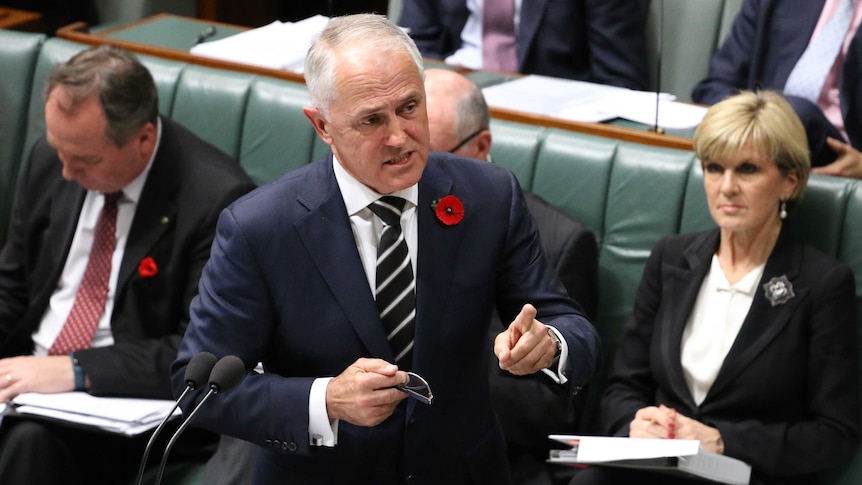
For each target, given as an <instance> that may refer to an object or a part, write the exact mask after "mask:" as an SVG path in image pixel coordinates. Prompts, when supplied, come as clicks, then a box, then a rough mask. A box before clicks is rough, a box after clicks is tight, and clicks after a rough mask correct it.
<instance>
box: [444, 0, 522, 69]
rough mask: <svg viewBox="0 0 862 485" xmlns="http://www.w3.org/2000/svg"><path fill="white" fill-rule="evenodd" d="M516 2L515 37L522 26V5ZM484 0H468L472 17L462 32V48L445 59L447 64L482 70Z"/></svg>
mask: <svg viewBox="0 0 862 485" xmlns="http://www.w3.org/2000/svg"><path fill="white" fill-rule="evenodd" d="M522 2H523V0H515V37H517V36H518V34H517V33H518V28H519V27H520V25H521V3H522ZM483 4H484V2H483V1H482V0H467V10H469V11H470V15H469V16H468V17H467V23H465V24H464V30H462V31H461V47H460V48H459V49H458V50H456V51H455V52H453V53H452V55H450V56H449V57H447V58H446V59H444V62H446V64H452V65H455V66H464V67H469V68H470V69H482V67H483V66H482V5H483Z"/></svg>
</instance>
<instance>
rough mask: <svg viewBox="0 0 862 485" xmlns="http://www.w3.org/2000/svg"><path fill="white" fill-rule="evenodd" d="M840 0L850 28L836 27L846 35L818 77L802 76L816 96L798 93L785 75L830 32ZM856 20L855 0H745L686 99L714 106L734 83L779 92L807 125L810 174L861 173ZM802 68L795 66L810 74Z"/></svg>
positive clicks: (859, 17) (861, 82)
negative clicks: (846, 5)
mask: <svg viewBox="0 0 862 485" xmlns="http://www.w3.org/2000/svg"><path fill="white" fill-rule="evenodd" d="M841 2H848V3H850V4H851V5H850V6H849V8H852V9H853V11H852V12H851V13H852V18H851V19H850V22H849V27H848V29H847V30H846V31H843V30H842V31H841V32H838V36H839V37H840V39H844V42H843V44H842V46H841V48H840V50H839V51H838V55H837V57H835V58H834V59H835V61H834V63H830V64H829V66H831V68H829V70H828V72H827V73H826V74H825V75H824V77H822V78H818V79H817V80H808V81H805V82H812V83H813V82H816V83H818V84H817V85H818V86H822V87H821V88H820V89H819V90H815V91H813V92H814V93H816V94H814V95H813V96H811V97H810V98H806V97H803V96H802V95H800V94H796V93H797V91H798V90H797V89H796V88H795V87H794V85H795V84H794V83H792V82H791V84H790V85H788V80H789V79H790V78H791V73H792V72H793V71H794V69H795V68H796V66H797V65H800V64H802V61H801V59H802V57H803V53H804V52H805V51H806V50H807V49H808V48H809V47H810V46H812V44H814V41H815V40H816V39H817V36H818V35H821V33H822V34H823V35H824V36H825V35H828V30H830V29H831V27H830V26H829V20H830V18H831V17H832V16H833V15H836V14H837V12H838V10H839V9H840V7H841V6H840V5H839V4H840V3H841ZM860 22H862V8H860V3H859V1H858V0H746V1H745V2H744V3H743V4H742V8H741V10H740V12H739V14H738V15H737V17H736V20H734V22H733V28H732V30H731V32H730V35H729V36H728V37H727V39H726V40H725V41H724V44H723V45H722V46H721V49H719V51H718V52H717V53H716V54H715V57H714V58H713V60H712V62H711V64H710V68H709V75H708V76H707V77H706V79H704V80H702V81H701V82H700V83H698V84H697V85H696V86H695V87H694V90H693V92H692V99H693V100H694V101H695V102H698V103H704V104H714V103H717V102H718V101H721V100H722V99H724V98H725V97H727V96H729V95H731V94H734V93H736V92H737V91H738V90H740V89H772V90H777V91H784V95H785V97H786V98H787V99H788V101H789V102H790V103H791V105H792V106H793V108H794V110H795V111H796V114H797V115H799V117H800V118H801V119H802V122H803V125H804V126H805V130H806V134H807V136H808V144H809V146H810V149H811V156H812V159H811V163H812V165H814V167H815V168H814V169H813V172H814V173H821V174H828V175H840V176H845V177H853V178H862V153H860V151H859V150H860V149H862V118H860V117H862V75H860V69H862V33H860V32H859V30H858V26H859V24H860ZM840 39H839V41H840ZM812 57H815V58H816V57H817V55H816V54H815V55H812ZM806 66H807V64H804V65H802V66H801V70H803V71H809V72H810V71H811V69H810V68H809V67H806Z"/></svg>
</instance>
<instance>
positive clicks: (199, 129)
mask: <svg viewBox="0 0 862 485" xmlns="http://www.w3.org/2000/svg"><path fill="white" fill-rule="evenodd" d="M254 79H255V76H254V75H252V74H248V73H244V72H238V71H228V70H225V69H212V68H209V67H202V66H196V65H190V66H188V67H186V68H185V69H184V70H183V72H182V75H180V78H179V81H178V83H177V88H176V97H175V98H174V104H173V109H172V110H171V118H172V119H173V120H174V121H177V122H178V123H180V124H181V125H183V126H185V127H186V128H188V129H190V130H191V131H192V132H193V133H194V134H196V135H198V136H199V137H201V138H202V139H203V140H205V141H207V142H209V143H212V144H213V145H215V146H216V147H218V148H219V149H221V150H222V151H223V152H225V153H227V154H228V155H229V156H230V157H231V158H233V159H237V158H238V157H239V151H240V137H241V135H242V126H243V120H244V118H245V106H246V101H247V98H248V94H249V91H251V85H252V83H253V81H254Z"/></svg>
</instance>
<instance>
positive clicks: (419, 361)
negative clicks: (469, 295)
mask: <svg viewBox="0 0 862 485" xmlns="http://www.w3.org/2000/svg"><path fill="white" fill-rule="evenodd" d="M457 189H458V187H454V186H453V184H452V179H451V178H450V177H449V175H448V174H446V173H445V171H444V170H443V169H442V164H441V163H439V162H438V161H437V159H436V158H434V157H432V159H429V161H428V166H427V167H426V168H425V173H424V174H423V175H422V179H421V180H420V181H419V206H418V207H417V208H416V216H417V220H418V224H419V237H418V240H419V241H418V245H419V250H418V254H417V265H416V266H417V270H416V272H417V279H416V285H417V286H416V339H415V344H414V349H413V362H414V367H416V369H417V370H419V371H420V372H421V370H422V369H423V368H429V367H433V366H434V362H433V361H434V359H437V358H442V357H443V356H445V355H446V349H445V347H444V345H443V343H442V342H441V341H440V337H441V336H442V335H443V334H444V332H441V331H440V329H441V327H442V326H444V325H445V324H446V322H444V321H443V315H444V314H445V311H446V302H447V301H449V288H451V286H452V284H451V282H452V277H453V274H454V272H455V264H454V261H455V260H456V255H457V254H458V250H459V246H460V241H461V237H462V236H463V234H464V232H463V231H464V227H466V226H467V225H468V224H469V220H468V218H469V217H471V209H473V208H474V206H473V205H472V204H471V203H470V199H469V194H462V193H457ZM449 194H452V195H456V196H457V197H458V198H459V199H460V200H461V202H462V203H463V204H464V213H465V215H464V220H463V221H461V223H459V224H456V225H453V226H446V225H444V224H443V223H442V222H440V221H439V220H438V219H437V216H436V215H435V213H434V210H432V209H431V206H432V204H433V202H434V201H435V200H438V199H441V198H442V197H445V196H446V195H449Z"/></svg>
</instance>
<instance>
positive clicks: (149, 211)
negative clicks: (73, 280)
mask: <svg viewBox="0 0 862 485" xmlns="http://www.w3.org/2000/svg"><path fill="white" fill-rule="evenodd" d="M162 127H163V128H162V139H161V141H160V142H159V151H158V153H157V154H156V158H155V159H154V160H153V166H152V167H151V168H150V173H149V174H148V175H147V180H146V182H145V183H144V190H142V191H141V197H140V200H139V201H138V206H137V209H136V210H135V218H134V219H133V220H132V227H131V228H130V229H129V236H128V238H127V239H126V249H125V252H124V254H123V262H122V263H121V264H120V273H119V276H118V279H117V294H118V295H120V293H121V292H123V291H124V290H125V288H126V285H127V284H128V282H129V279H130V278H131V276H132V275H133V274H134V273H135V271H137V269H138V265H139V264H140V262H141V260H142V259H144V258H145V257H146V256H147V255H148V253H149V252H150V251H151V250H152V248H153V246H155V244H156V242H157V241H158V240H159V239H161V238H162V236H163V235H164V234H165V232H167V231H168V229H169V228H171V227H174V224H176V220H175V218H176V212H177V208H176V203H175V200H174V198H175V197H174V194H175V193H176V191H177V190H179V176H178V175H177V164H179V163H182V161H180V160H179V159H178V157H177V155H176V150H175V146H176V141H175V139H174V134H173V131H172V130H171V128H170V124H169V123H166V122H163V123H162ZM118 298H119V296H118Z"/></svg>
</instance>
